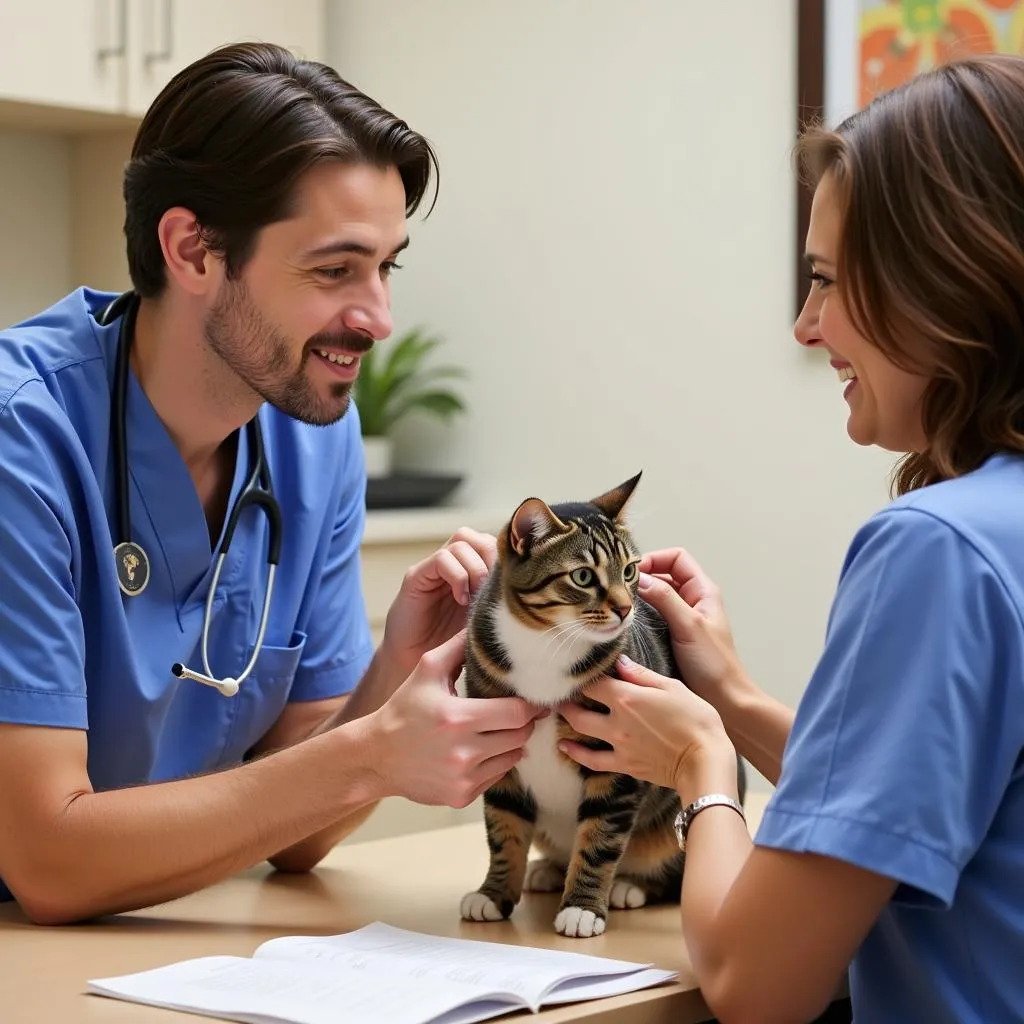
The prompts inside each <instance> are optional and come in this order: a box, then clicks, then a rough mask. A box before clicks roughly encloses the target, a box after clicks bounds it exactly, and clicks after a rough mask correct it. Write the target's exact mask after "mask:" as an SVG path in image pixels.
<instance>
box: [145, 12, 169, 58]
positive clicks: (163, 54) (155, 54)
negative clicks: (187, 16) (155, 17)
mask: <svg viewBox="0 0 1024 1024" xmlns="http://www.w3.org/2000/svg"><path fill="white" fill-rule="evenodd" d="M161 7H162V8H163V13H164V31H163V42H164V45H163V48H162V49H160V50H154V51H152V52H147V53H146V55H145V57H143V62H144V63H145V64H153V63H155V62H156V61H158V60H170V59H171V50H172V49H173V47H172V35H171V32H172V28H173V25H174V0H162V3H161Z"/></svg>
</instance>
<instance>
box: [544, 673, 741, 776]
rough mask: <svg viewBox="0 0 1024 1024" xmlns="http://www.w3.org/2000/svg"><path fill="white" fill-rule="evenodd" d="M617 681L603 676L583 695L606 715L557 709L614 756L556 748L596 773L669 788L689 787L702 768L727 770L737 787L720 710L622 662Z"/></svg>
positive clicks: (571, 745) (567, 745)
mask: <svg viewBox="0 0 1024 1024" xmlns="http://www.w3.org/2000/svg"><path fill="white" fill-rule="evenodd" d="M616 671H617V672H618V673H619V676H620V677H621V678H619V679H614V678H612V677H610V676H604V677H602V678H601V679H599V680H598V681H597V682H596V683H593V684H591V685H590V686H588V687H587V688H586V689H585V690H584V691H583V692H584V695H585V696H587V697H589V698H591V699H592V700H596V701H599V702H600V703H601V704H604V705H605V706H606V707H607V708H608V709H609V711H608V713H607V714H604V713H602V712H600V711H588V710H587V709H585V708H583V707H580V706H579V705H578V704H571V703H570V704H566V705H559V707H558V709H557V710H558V711H559V712H560V713H561V715H562V717H563V718H565V720H566V721H567V722H568V723H569V725H570V726H572V728H573V729H575V730H576V732H578V733H580V734H581V735H583V736H592V737H593V738H594V739H599V740H604V741H605V743H610V744H611V746H612V748H613V749H611V750H591V749H590V748H589V747H586V746H583V745H582V744H580V743H576V742H573V741H571V740H562V741H560V742H559V744H558V746H559V749H560V750H562V751H563V753H565V754H568V756H569V757H571V758H572V759H573V760H574V761H577V762H579V763H580V764H582V765H584V766H585V767H587V768H590V769H592V770H594V771H599V772H619V773H622V774H624V775H632V776H633V777H634V778H637V779H643V780H644V781H646V782H653V783H654V784H655V785H658V786H666V787H668V788H669V789H676V790H679V789H687V788H689V787H691V785H692V784H693V782H694V780H695V779H696V778H697V777H698V776H701V777H703V773H704V771H705V769H706V767H707V764H708V761H709V756H708V755H711V760H713V762H714V764H715V766H721V765H722V764H725V765H728V766H729V770H730V772H731V775H732V779H733V782H732V785H735V775H736V760H735V758H736V754H735V750H734V749H733V747H732V744H731V743H730V741H729V738H728V736H727V735H726V732H725V727H724V726H723V725H722V719H721V718H720V717H719V715H718V712H717V711H715V709H714V708H713V707H712V706H711V705H710V704H709V703H708V702H707V701H705V700H702V699H701V698H700V697H698V696H697V695H696V694H695V693H693V692H692V691H690V690H688V689H687V688H686V687H685V686H684V685H683V684H682V683H681V682H679V680H678V679H670V678H668V677H667V676H663V675H659V674H658V673H657V672H652V671H651V670H650V669H648V668H645V667H643V666H642V665H638V664H636V662H634V661H630V660H629V659H628V658H625V657H622V658H620V659H619V662H618V663H617V665H616Z"/></svg>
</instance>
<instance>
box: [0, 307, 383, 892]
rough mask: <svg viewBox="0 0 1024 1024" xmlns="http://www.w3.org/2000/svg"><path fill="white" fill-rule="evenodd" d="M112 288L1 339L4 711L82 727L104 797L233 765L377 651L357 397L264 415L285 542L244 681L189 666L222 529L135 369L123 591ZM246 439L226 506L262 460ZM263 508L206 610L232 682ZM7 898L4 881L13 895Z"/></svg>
mask: <svg viewBox="0 0 1024 1024" xmlns="http://www.w3.org/2000/svg"><path fill="white" fill-rule="evenodd" d="M112 298H114V296H113V295H109V294H105V293H100V292H95V291H92V290H89V289H79V290H76V291H74V292H72V293H71V294H70V295H68V296H66V297H65V298H64V299H62V300H61V301H59V302H58V303H57V304H56V305H54V306H53V307H51V308H50V309H48V310H46V311H44V312H42V313H40V314H39V315H38V316H35V317H33V318H32V319H31V320H28V321H26V322H24V323H21V324H18V325H16V326H14V327H12V328H9V329H8V330H6V331H3V332H0V721H4V722H14V723H22V724H29V725H42V726H59V727H64V728H71V729H87V730H88V732H89V758H88V770H89V777H90V779H91V781H92V784H93V786H94V787H95V789H96V790H104V789H112V788H115V787H123V786H130V785H136V784H140V783H147V782H160V781H165V780H169V779H176V778H181V777H182V776H186V775H190V774H195V773H200V772H209V771H211V770H214V769H218V768H223V767H226V766H231V765H236V764H238V763H240V762H241V761H242V760H243V759H244V757H245V755H246V752H247V751H248V750H249V749H250V748H251V747H252V746H253V744H255V743H256V742H257V740H259V739H260V738H261V737H262V736H263V735H264V734H265V733H266V732H267V730H268V729H269V728H270V727H271V725H273V723H274V722H275V720H276V719H277V718H278V716H279V715H280V714H281V711H282V709H283V708H284V707H285V705H286V704H287V703H288V702H290V701H312V700H320V699H323V698H328V697H336V696H338V695H341V694H345V693H348V692H349V691H350V690H351V689H352V688H353V687H354V686H355V684H356V683H357V682H358V681H359V679H360V677H361V676H362V674H363V672H364V671H365V669H366V667H367V665H368V664H369V661H370V658H371V656H372V653H373V647H372V642H371V638H370V630H369V625H368V623H367V619H366V612H365V608H364V604H363V597H362V587H361V579H360V556H359V545H360V540H361V536H362V531H363V522H364V516H365V511H364V510H365V505H364V495H365V468H364V464H363V451H362V444H361V441H360V429H359V420H358V415H357V413H356V411H355V408H354V405H353V406H351V407H350V409H349V412H348V413H347V414H346V415H345V416H344V417H343V418H342V419H341V420H340V421H338V422H337V423H335V424H333V425H332V426H330V427H312V426H307V425H304V424H302V423H299V422H298V421H296V420H294V419H291V418H290V417H288V416H286V415H284V414H283V413H281V412H279V411H278V410H276V409H274V408H273V407H271V406H269V405H268V406H264V407H263V408H262V409H261V411H260V413H259V418H260V424H261V426H262V429H263V436H264V443H265V447H266V457H267V460H268V463H269V467H270V472H271V477H272V480H273V485H274V492H275V495H276V497H277V500H278V502H279V504H280V506H281V513H282V522H283V544H282V550H281V561H280V565H279V567H278V572H277V578H276V580H275V583H274V593H273V601H272V604H271V609H270V620H269V625H268V627H267V633H266V639H265V642H264V645H263V648H262V651H261V653H260V656H259V658H258V660H257V662H256V665H255V667H254V669H253V671H252V673H251V675H249V676H248V677H247V678H246V680H245V681H244V682H243V683H242V684H241V688H240V690H239V692H238V694H237V695H236V696H234V697H232V698H225V697H222V696H221V695H220V693H218V692H217V691H216V690H214V689H212V688H210V687H207V686H203V685H201V684H199V683H196V682H193V681H189V680H182V679H177V678H176V677H175V676H173V675H172V674H171V665H172V664H173V663H174V662H176V661H181V662H183V663H185V664H186V665H189V666H190V667H192V668H196V669H199V670H200V671H202V659H201V656H200V649H199V638H200V631H201V629H202V622H203V611H204V604H205V601H206V596H207V591H208V589H209V584H210V580H211V578H212V574H213V567H214V561H215V559H214V555H213V553H212V552H211V546H210V538H209V530H208V528H207V524H206V518H205V515H204V513H203V509H202V507H201V505H200V503H199V499H198V497H197V494H196V490H195V486H194V484H193V482H192V479H191V477H190V475H189V472H188V469H187V467H186V466H185V463H184V461H183V460H182V458H181V456H180V454H179V453H178V450H177V448H176V447H175V445H174V442H173V441H172V440H171V438H170V436H169V435H168V433H167V431H166V430H165V428H164V426H163V424H162V423H161V421H160V419H159V418H158V417H157V415H156V413H155V411H154V409H153V407H152V406H151V405H150V403H149V400H148V399H147V398H146V395H145V393H144V392H143V390H142V388H141V387H140V386H139V383H138V381H137V379H136V378H135V376H134V374H130V377H129V388H128V402H127V438H128V464H129V491H130V501H131V523H132V535H133V540H135V541H136V542H138V543H140V544H141V545H142V546H143V547H144V548H145V550H146V551H147V553H148V554H149V558H150V563H151V577H150V581H149V584H148V586H147V588H146V589H145V591H143V592H142V593H141V594H139V595H138V596H136V597H126V596H124V595H123V594H122V592H121V590H120V589H119V587H118V584H117V574H116V571H115V567H114V557H113V546H114V544H115V533H116V530H117V509H116V488H115V466H114V453H113V450H112V446H111V442H110V418H111V386H112V383H113V376H114V363H115V357H116V350H117V344H118V331H119V327H120V324H121V321H120V320H117V321H115V322H114V323H113V324H111V325H110V326H107V327H101V326H100V325H99V324H97V322H96V320H95V318H94V316H93V311H98V310H100V309H101V308H102V307H103V306H105V305H106V304H107V303H108V302H109V301H110V300H111V299H112ZM249 455H250V452H249V446H248V443H247V437H246V432H245V431H242V432H241V433H240V438H239V445H238V457H237V464H236V467H235V475H234V483H233V485H232V492H231V501H232V503H233V502H234V501H235V499H236V498H237V496H238V493H239V491H240V489H241V487H242V486H243V484H244V482H245V480H246V478H247V476H248V467H249ZM266 551H267V519H266V516H265V515H263V513H262V512H261V511H259V510H258V509H250V510H248V511H246V512H245V513H244V514H243V515H242V516H241V518H240V520H239V524H238V527H237V529H236V531H235V535H234V538H233V540H232V543H231V548H230V550H229V553H228V557H227V560H226V562H225V565H224V568H223V570H222V573H221V578H220V581H219V583H218V587H217V594H216V597H215V600H214V604H213V613H212V620H211V626H210V641H209V654H210V666H211V668H212V670H213V672H214V674H215V675H218V676H220V677H223V676H227V675H231V676H237V675H238V674H239V673H240V672H241V671H242V669H243V667H244V665H245V664H246V663H247V660H248V658H249V656H250V654H251V652H252V645H253V642H254V640H255V638H256V635H257V631H258V627H259V619H260V613H261V611H262V607H263V598H264V592H265V586H266V573H267V564H266ZM4 897H6V898H9V893H8V892H7V890H6V889H5V888H4V887H3V884H2V882H0V898H4Z"/></svg>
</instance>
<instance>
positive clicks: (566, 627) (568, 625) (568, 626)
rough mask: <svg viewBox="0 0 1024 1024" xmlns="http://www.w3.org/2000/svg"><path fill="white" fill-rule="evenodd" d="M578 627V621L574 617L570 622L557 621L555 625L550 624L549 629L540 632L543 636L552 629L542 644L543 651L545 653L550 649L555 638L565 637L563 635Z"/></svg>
mask: <svg viewBox="0 0 1024 1024" xmlns="http://www.w3.org/2000/svg"><path fill="white" fill-rule="evenodd" d="M579 627H580V623H579V621H577V620H576V619H574V620H573V621H572V622H559V623H558V624H557V625H556V626H552V627H551V629H546V630H544V632H543V633H542V634H541V636H544V635H546V634H547V633H552V631H554V632H553V635H551V636H549V637H548V639H547V642H546V643H545V644H544V651H545V653H547V651H548V650H549V649H550V647H551V645H552V644H553V643H554V642H555V641H556V640H558V639H560V638H563V637H565V635H566V634H567V633H571V632H573V631H574V630H577V629H579ZM558 649H559V650H561V646H559V648H558ZM556 653H557V652H556Z"/></svg>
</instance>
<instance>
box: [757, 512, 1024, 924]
mask: <svg viewBox="0 0 1024 1024" xmlns="http://www.w3.org/2000/svg"><path fill="white" fill-rule="evenodd" d="M1022 646H1024V644H1022V627H1021V621H1020V615H1019V611H1018V608H1017V606H1016V605H1015V603H1014V602H1013V600H1012V599H1011V597H1010V595H1009V593H1008V592H1007V589H1006V587H1005V585H1004V581H1003V580H1002V579H1001V578H1000V577H999V576H998V574H997V573H996V572H995V571H994V569H993V568H992V566H991V565H990V564H989V563H988V562H987V561H986V559H985V558H983V557H982V555H981V554H980V553H979V552H978V551H977V550H976V549H975V548H974V547H973V546H972V545H971V544H970V543H969V542H968V541H967V540H966V539H965V538H964V537H963V536H962V535H961V534H959V533H958V532H957V531H956V530H954V529H953V528H952V527H951V526H950V525H948V524H947V523H945V522H943V521H942V520H941V519H938V518H936V517H934V516H933V515H932V514H930V513H928V512H925V511H921V510H917V509H914V508H906V507H900V508H896V509H890V510H886V511H885V512H882V513H880V514H879V515H877V516H876V517H874V519H872V520H871V521H870V522H869V523H868V524H867V525H866V526H865V527H864V528H863V529H862V530H861V531H860V533H859V534H858V536H857V537H856V538H855V540H854V543H853V545H852V546H851V549H850V552H849V554H848V556H847V559H846V563H845V565H844V569H843V573H842V574H841V578H840V583H839V587H838V590H837V593H836V598H835V602H834V604H833V608H832V612H831V615H830V619H829V626H828V631H827V640H826V645H825V650H824V652H823V655H822V657H821V659H820V661H819V663H818V665H817V667H816V669H815V671H814V674H813V677H812V679H811V681H810V683H809V685H808V687H807V691H806V693H805V696H804V698H803V700H802V701H801V703H800V707H799V709H798V711H797V715H796V719H795V722H794V726H793V731H792V733H791V735H790V738H789V742H788V744H787V747H786V751H785V755H784V758H783V764H782V773H781V778H780V780H779V786H778V789H777V790H776V792H775V793H774V794H773V796H772V799H771V800H770V801H769V805H768V808H767V809H766V812H765V815H764V819H763V822H762V825H761V827H760V829H759V831H758V834H757V842H758V844H759V845H762V846H770V847H775V848H778V849H786V850H793V851H798V852H813V853H819V854H824V855H828V856H831V857H835V858H838V859H841V860H844V861H847V862H850V863H853V864H857V865H859V866H861V867H864V868H866V869H869V870H871V871H875V872H877V873H879V874H882V875H885V876H887V877H891V878H893V879H895V880H896V881H897V882H899V883H902V885H903V887H904V888H903V889H901V890H900V891H899V892H898V897H899V898H901V899H906V900H909V901H914V902H916V901H922V902H925V903H932V904H934V903H936V902H937V903H938V904H939V905H942V906H949V905H950V903H951V901H952V898H953V894H954V891H955V889H956V885H957V882H958V879H959V876H960V873H961V871H962V870H963V868H964V866H965V865H966V863H967V862H968V861H969V860H970V858H971V856H972V855H973V853H974V852H975V850H977V848H978V846H979V845H980V843H981V841H982V839H983V838H984V836H985V834H986V832H987V830H988V828H989V825H990V823H991V821H992V819H993V817H994V816H995V813H996V811H997V809H998V807H999V803H1000V801H1001V799H1002V797H1003V794H1004V792H1005V790H1006V788H1007V786H1008V784H1009V781H1010V777H1011V774H1012V772H1013V770H1014V765H1015V762H1016V760H1017V758H1018V756H1019V755H1020V752H1021V748H1022V740H1024V736H1022V733H1024V707H1022V706H1021V705H1022V698H1021V692H1022V680H1024V666H1022V654H1021V652H1022Z"/></svg>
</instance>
